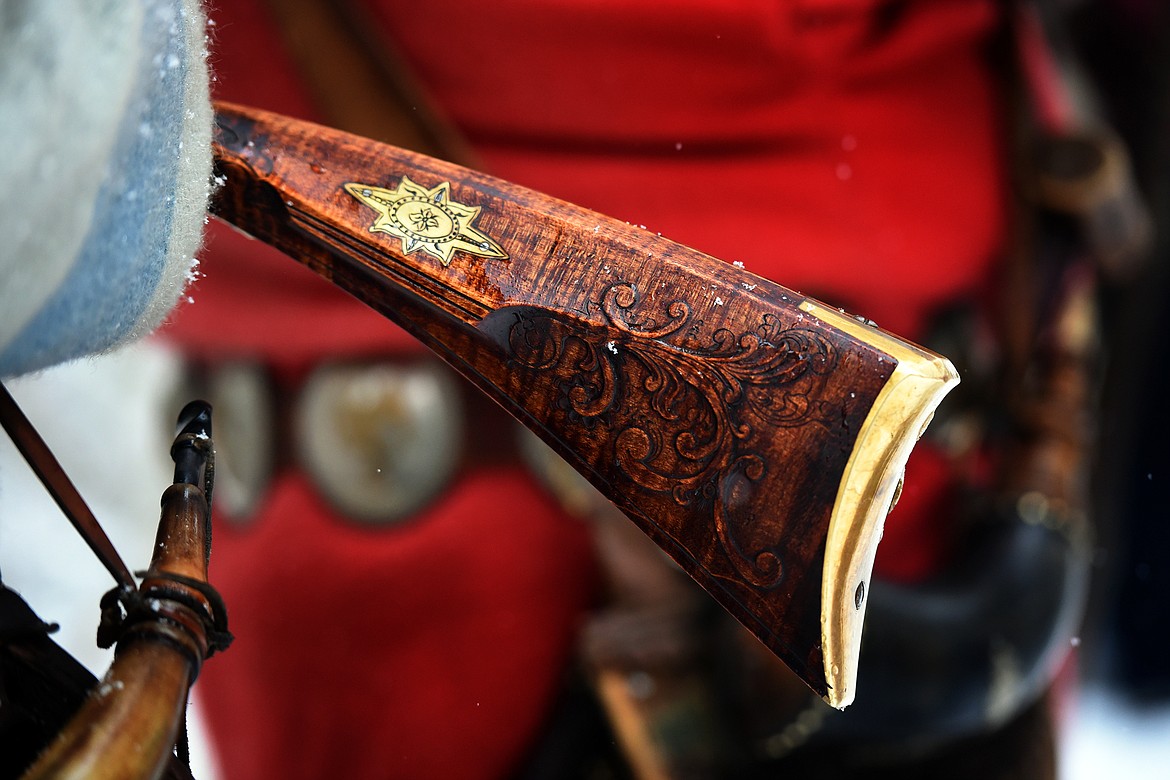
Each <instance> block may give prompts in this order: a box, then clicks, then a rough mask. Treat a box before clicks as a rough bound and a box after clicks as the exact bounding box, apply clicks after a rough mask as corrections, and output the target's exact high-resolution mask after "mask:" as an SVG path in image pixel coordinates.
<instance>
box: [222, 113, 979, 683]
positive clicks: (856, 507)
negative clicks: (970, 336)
mask: <svg viewBox="0 0 1170 780" xmlns="http://www.w3.org/2000/svg"><path fill="white" fill-rule="evenodd" d="M217 123H218V130H217V136H216V138H217V143H216V158H217V162H216V165H217V171H218V174H219V176H220V177H221V179H222V180H223V181H224V182H225V184H224V186H223V187H221V188H220V190H219V193H218V196H217V199H216V203H215V211H216V213H217V214H218V215H219V216H220V217H222V218H224V219H226V220H228V221H230V222H233V223H235V224H236V225H237V226H238V227H240V228H241V229H243V230H244V231H246V232H248V233H250V234H252V235H254V236H256V237H257V238H260V239H262V240H264V241H266V242H268V243H270V244H272V245H273V246H275V247H277V248H278V249H280V250H282V251H284V252H285V253H286V254H288V255H290V256H292V257H293V258H295V259H297V260H299V261H300V262H302V263H304V264H305V265H307V266H308V267H310V268H312V269H313V270H315V271H317V272H318V273H320V274H321V275H322V276H324V277H326V278H328V279H331V280H332V281H333V282H334V283H335V284H337V285H338V286H340V287H342V288H344V289H346V290H348V291H349V292H351V293H353V294H354V295H355V296H357V297H358V298H359V299H361V300H362V301H364V302H366V303H367V304H369V305H370V306H372V307H374V308H375V309H377V310H378V311H380V312H382V313H383V314H384V315H386V316H387V317H388V318H390V319H391V320H393V321H395V322H396V323H398V324H399V325H401V326H402V327H403V328H405V329H406V330H408V331H409V332H411V333H412V334H414V335H415V336H417V337H418V338H419V339H420V340H421V341H423V342H424V343H425V344H427V345H428V346H429V347H431V348H432V349H433V350H435V351H436V352H437V353H438V354H439V355H440V356H442V357H443V358H444V359H446V360H447V361H448V362H450V363H451V364H452V365H453V366H454V367H455V368H456V369H458V370H459V371H460V372H461V373H463V374H464V375H465V376H467V377H468V378H469V379H470V380H471V381H472V382H473V383H474V384H476V385H477V386H479V387H480V388H481V389H482V390H483V391H484V392H486V393H488V394H489V395H490V396H491V397H493V398H494V399H495V400H496V401H498V402H499V403H500V404H501V405H503V406H504V407H505V408H506V409H507V410H508V411H509V412H511V413H512V414H513V415H515V416H516V417H517V418H518V419H519V420H520V421H521V422H522V423H524V424H525V425H527V426H528V427H529V428H531V429H532V430H533V431H535V432H536V433H537V434H538V435H539V436H540V437H541V438H543V439H544V440H545V441H546V442H547V443H549V444H550V445H551V446H552V447H553V448H554V449H555V450H557V452H558V453H560V455H561V456H563V457H564V458H565V459H566V460H568V461H569V463H571V464H572V465H573V466H574V467H575V468H576V469H578V470H579V471H580V472H581V473H583V474H584V475H585V476H586V477H587V478H588V479H589V480H590V481H591V482H592V483H593V484H594V485H595V486H596V487H598V488H599V489H600V490H601V491H602V492H603V493H604V494H605V495H606V496H607V497H609V498H610V499H611V500H613V501H614V502H615V503H616V504H617V505H618V506H619V507H620V508H621V509H622V510H623V511H624V512H625V513H626V514H627V515H628V516H629V517H630V518H631V519H632V520H633V521H634V522H635V523H637V524H638V526H639V527H640V528H641V529H642V530H643V531H644V532H645V533H647V534H648V535H649V536H650V537H651V538H652V539H653V540H654V541H655V542H656V543H657V544H658V545H659V546H661V547H662V548H663V549H664V550H666V551H667V552H668V553H669V554H670V555H671V556H672V557H673V558H674V559H675V560H676V561H677V562H678V563H679V564H680V565H681V566H682V567H683V568H684V569H685V570H686V571H687V572H689V573H690V574H691V576H693V577H694V578H695V579H696V580H697V581H698V582H699V583H700V584H701V585H703V587H704V588H706V589H707V590H708V591H709V592H710V593H711V594H712V595H713V596H714V597H715V598H716V599H717V600H718V601H719V602H720V603H721V604H723V606H725V607H726V608H727V609H728V610H729V611H730V612H731V613H732V614H734V615H735V616H736V617H737V618H738V619H739V620H740V621H742V622H743V623H744V624H745V625H746V626H747V627H748V628H749V629H751V630H752V631H753V632H754V633H755V634H756V635H757V636H758V637H759V638H760V639H761V640H762V641H763V642H764V643H765V644H767V645H768V646H769V647H770V648H771V649H772V650H773V651H774V652H776V654H777V655H779V656H780V657H781V658H782V659H783V660H784V661H785V662H787V663H788V665H790V666H791V667H792V668H793V669H794V670H795V671H796V672H797V673H798V674H800V676H801V677H802V678H803V679H805V680H806V681H807V682H808V683H809V685H811V686H812V687H813V688H814V689H815V690H816V691H818V692H819V693H820V694H821V695H824V696H826V697H827V698H829V700H830V701H832V702H833V703H836V704H838V705H843V704H844V703H847V701H848V698H849V697H851V696H852V679H853V677H852V675H853V674H854V665H855V659H856V648H855V645H856V644H857V642H859V636H860V625H861V619H862V615H863V613H864V593H865V584H864V583H865V581H866V580H867V579H868V576H869V572H870V569H871V568H872V556H873V553H874V550H875V545H876V540H877V538H878V536H879V535H880V526H881V522H882V519H883V518H884V516H885V512H886V511H887V509H888V507H889V504H890V501H891V499H892V497H893V494H894V491H895V488H896V486H897V484H898V479H899V477H900V473H901V468H902V466H903V465H904V463H905V458H906V457H907V456H908V455H909V449H910V447H911V446H912V444H913V442H914V440H915V438H916V437H917V435H918V434H919V433H920V431H921V428H922V426H923V425H924V424H925V420H926V418H927V416H928V415H929V413H930V412H931V411H932V410H933V408H934V406H935V405H936V404H937V402H938V401H939V400H940V399H941V397H942V395H943V394H944V393H945V392H946V391H947V390H948V389H949V387H950V386H951V385H952V384H953V383H954V382H955V381H957V377H956V376H955V373H954V370H953V369H952V368H951V367H950V364H949V363H947V362H946V361H945V360H944V359H942V358H939V357H938V356H936V355H932V354H930V353H927V352H925V351H923V350H920V349H918V348H916V347H913V346H911V345H909V344H906V343H905V342H902V341H900V340H898V339H896V338H894V337H892V336H890V335H888V334H886V333H884V332H882V331H880V330H878V329H877V328H875V327H873V326H872V325H869V324H865V323H862V322H859V321H857V320H856V319H854V318H852V317H849V316H848V315H845V314H843V313H841V312H839V311H837V310H834V309H828V308H826V307H824V306H821V305H820V304H817V303H816V302H814V301H810V300H808V299H806V298H804V297H803V296H801V295H799V294H797V293H794V292H792V291H790V290H787V289H785V288H783V287H780V286H779V285H777V284H775V283H773V282H770V281H768V280H766V279H762V278H760V277H758V276H755V275H753V274H751V273H748V272H747V271H745V270H743V269H741V268H737V267H735V266H732V265H728V264H725V263H723V262H721V261H718V260H715V259H713V258H711V257H709V256H707V255H704V254H702V253H701V252H697V251H695V250H692V249H688V248H686V247H683V246H680V245H679V244H676V243H674V242H672V241H669V240H667V239H664V238H662V237H660V236H657V235H655V234H653V233H649V232H647V231H645V230H642V229H638V228H634V227H631V226H630V225H628V224H626V223H623V222H618V221H616V220H613V219H610V218H608V217H604V216H602V215H599V214H596V213H594V212H591V211H587V210H585V209H582V208H579V207H576V206H573V205H571V204H569V203H565V202H563V201H559V200H556V199H553V198H549V197H547V196H544V195H541V194H539V193H536V192H532V191H530V190H526V189H524V188H521V187H518V186H515V185H512V184H509V183H507V182H504V181H501V180H498V179H495V178H492V177H489V176H486V175H484V174H481V173H477V172H475V171H471V170H468V169H465V168H460V167H458V166H455V165H451V164H448V163H444V162H441V161H438V160H434V159H431V158H428V157H424V156H421V155H417V154H413V153H410V152H407V151H404V150H402V149H398V148H395V147H391V146H386V145H383V144H379V143H376V142H373V141H370V140H367V139H363V138H360V137H357V136H353V135H349V134H345V133H341V132H338V131H335V130H331V129H328V128H324V127H320V126H317V125H313V124H309V123H305V122H300V121H296V120H291V119H288V118H285V117H280V116H277V115H274V114H270V113H266V112H261V111H255V110H252V109H246V108H242V107H239V106H231V105H219V106H218V114H217ZM883 409H884V410H885V411H884V412H883V411H882V410H883ZM866 441H868V444H864V443H865V442H866ZM830 579H831V580H832V581H831V582H830ZM824 626H828V628H824Z"/></svg>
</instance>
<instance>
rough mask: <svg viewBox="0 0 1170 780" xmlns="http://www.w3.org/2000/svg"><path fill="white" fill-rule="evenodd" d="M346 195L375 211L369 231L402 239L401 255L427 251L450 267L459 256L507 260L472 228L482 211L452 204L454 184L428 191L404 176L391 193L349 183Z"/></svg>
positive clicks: (476, 207)
mask: <svg viewBox="0 0 1170 780" xmlns="http://www.w3.org/2000/svg"><path fill="white" fill-rule="evenodd" d="M345 191H346V192H348V193H349V194H350V195H352V196H354V197H355V198H357V199H358V200H359V201H361V202H362V203H364V204H365V205H367V206H369V207H370V208H372V209H373V210H374V211H375V212H377V214H378V216H377V218H376V219H375V220H374V224H373V225H371V226H370V232H371V233H387V234H389V235H391V236H394V237H395V238H397V239H399V240H400V241H402V251H403V252H405V253H407V254H409V253H411V252H417V251H422V252H426V253H427V254H429V255H433V256H434V257H437V258H439V260H440V261H441V262H442V263H443V265H444V266H448V265H450V264H451V255H453V254H454V253H455V252H466V253H467V254H469V255H476V256H478V257H495V258H502V259H507V257H508V254H507V252H505V251H504V250H503V249H501V248H500V245H499V244H497V243H496V242H495V241H493V240H492V239H490V238H488V237H487V236H486V235H484V234H483V233H481V232H480V231H479V230H477V229H476V228H475V227H474V226H473V225H472V223H473V222H475V218H476V217H478V216H479V212H480V207H479V206H465V205H463V204H462V203H456V202H455V201H453V200H451V184H450V182H443V183H442V184H440V185H439V186H437V187H435V188H434V189H430V190H428V189H427V188H426V187H422V186H420V185H418V184H415V183H414V182H413V181H411V180H410V178H409V177H407V176H403V177H402V180H401V181H400V182H398V186H397V187H396V188H395V189H392V190H388V189H385V188H383V187H374V186H372V185H369V184H357V183H353V182H351V183H349V184H346V185H345Z"/></svg>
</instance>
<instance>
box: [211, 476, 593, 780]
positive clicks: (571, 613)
mask: <svg viewBox="0 0 1170 780" xmlns="http://www.w3.org/2000/svg"><path fill="white" fill-rule="evenodd" d="M505 497H506V500H502V499H504V498H505ZM214 545H215V548H214V555H213V558H212V568H211V579H212V581H213V582H214V583H215V584H216V587H217V588H219V590H220V591H221V592H222V594H223V595H224V597H225V598H226V599H227V603H228V605H229V612H230V618H231V627H232V629H233V631H234V633H235V634H236V637H237V640H236V642H235V643H234V644H233V645H232V647H231V649H230V650H229V651H228V652H226V653H224V654H223V655H222V656H216V657H215V658H214V659H212V660H211V661H210V662H209V663H208V664H207V665H206V667H205V668H204V672H203V675H202V676H201V678H200V681H199V685H198V686H197V687H196V690H197V691H198V695H199V698H200V702H201V704H202V706H203V707H204V708H205V711H206V712H207V713H208V716H209V724H210V728H211V732H212V735H213V737H214V739H215V742H216V744H217V746H218V748H219V752H220V757H221V760H222V764H223V769H224V775H225V777H228V778H281V779H282V780H295V779H296V778H305V780H319V778H333V777H336V778H375V777H393V778H409V777H417V778H441V777H443V778H445V777H451V778H469V777H501V776H506V774H507V773H508V770H509V769H511V768H512V767H513V766H514V765H515V763H516V762H517V761H518V760H520V758H521V757H522V756H523V754H524V751H525V750H526V748H528V747H529V743H530V741H531V740H532V739H533V737H534V735H535V734H536V733H537V732H538V727H539V725H540V722H541V718H542V717H543V714H544V712H545V711H546V710H547V708H548V706H549V705H550V703H551V699H552V697H553V696H554V695H555V691H556V687H557V683H559V682H560V681H561V679H562V669H563V668H564V667H565V665H566V664H567V663H568V661H569V654H570V652H571V649H570V642H569V641H568V637H571V636H573V634H574V632H575V630H576V627H577V615H578V614H580V611H581V610H582V609H583V608H584V605H585V603H586V602H587V601H588V599H589V596H590V593H591V590H592V582H593V578H592V560H591V557H590V555H589V549H590V546H589V538H588V531H587V529H586V528H585V526H584V525H582V524H580V523H576V522H573V521H570V520H568V519H566V518H564V517H563V516H561V515H560V512H559V510H558V509H557V508H556V507H555V506H553V505H552V504H551V503H550V501H549V500H548V499H547V498H546V497H545V496H544V495H543V494H542V493H541V492H539V491H538V490H537V489H536V487H535V486H534V485H533V484H532V482H531V480H528V479H527V478H525V477H524V476H523V475H521V474H519V473H516V472H515V471H507V470H493V471H479V472H476V473H473V474H471V475H469V476H467V477H466V478H465V479H464V480H462V481H460V482H459V483H458V484H457V485H455V486H454V487H453V489H452V490H451V491H449V492H448V493H447V494H446V495H445V496H444V497H443V498H442V499H441V500H440V501H439V502H438V503H437V504H435V505H434V506H432V507H430V508H429V509H427V510H426V511H424V512H422V513H421V514H420V515H419V516H417V517H415V518H413V519H412V520H411V521H410V522H408V523H406V524H404V525H401V526H395V527H393V528H391V529H380V528H376V527H374V528H372V527H369V526H358V525H354V524H353V523H352V522H347V521H344V520H341V519H340V518H338V517H336V516H334V514H333V512H332V511H331V510H330V509H329V508H328V507H326V506H324V505H322V504H321V503H320V501H319V499H318V498H317V496H316V494H315V493H314V492H313V490H312V488H311V487H310V486H309V484H308V483H307V481H306V480H305V478H304V477H303V476H302V475H299V474H296V473H289V474H285V475H283V476H282V477H281V478H280V479H278V480H277V482H276V483H275V484H274V485H273V488H272V492H271V493H270V495H269V496H268V500H267V501H266V503H265V507H264V510H263V512H262V514H261V515H260V516H259V517H258V518H255V519H254V520H253V521H252V523H251V524H250V525H249V526H248V527H247V528H245V529H243V530H239V529H234V528H233V527H232V525H231V524H230V523H227V522H223V521H222V520H221V521H220V522H219V523H218V524H217V527H216V534H215V542H214Z"/></svg>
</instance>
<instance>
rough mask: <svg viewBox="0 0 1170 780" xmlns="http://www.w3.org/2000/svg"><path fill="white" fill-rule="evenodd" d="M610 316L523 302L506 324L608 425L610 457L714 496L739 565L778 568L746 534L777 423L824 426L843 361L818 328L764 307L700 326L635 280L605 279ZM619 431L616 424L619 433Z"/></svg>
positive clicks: (761, 578)
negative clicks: (742, 320)
mask: <svg viewBox="0 0 1170 780" xmlns="http://www.w3.org/2000/svg"><path fill="white" fill-rule="evenodd" d="M599 307H600V311H601V313H602V316H603V317H604V319H605V324H604V325H590V324H587V323H583V322H581V321H580V320H575V319H571V318H569V317H567V316H565V315H562V314H559V313H554V312H549V311H547V310H538V309H525V310H522V311H518V312H517V313H516V319H515V320H514V322H513V324H512V325H511V327H510V329H509V331H508V333H507V348H508V351H509V353H510V356H509V357H510V360H512V361H513V362H514V364H515V365H516V366H517V367H518V368H523V369H527V370H530V371H534V372H536V373H538V374H546V375H547V374H551V375H552V377H553V388H554V389H553V390H552V392H553V394H554V397H553V398H552V399H550V400H551V403H552V405H553V408H554V409H555V412H554V413H556V414H562V415H565V416H567V417H568V418H569V420H570V421H571V422H573V423H574V424H575V425H577V426H578V428H579V430H581V431H582V436H587V435H588V431H589V430H590V429H592V428H593V427H595V426H598V425H602V426H605V427H606V428H608V429H609V430H610V431H611V436H609V437H607V439H608V440H609V441H611V442H613V450H612V452H608V453H604V457H605V461H606V462H607V463H612V464H614V466H615V467H616V469H617V470H618V471H620V472H621V473H622V474H623V475H624V476H625V477H626V478H628V479H629V480H630V481H632V482H633V483H634V484H635V485H637V486H639V487H640V488H642V489H644V490H647V491H651V492H654V493H661V494H669V495H670V496H671V497H672V499H673V500H674V501H675V502H677V503H678V504H680V505H690V504H693V503H695V502H709V503H711V504H712V523H713V526H714V531H715V535H716V537H717V538H718V539H719V542H720V544H721V546H722V547H723V549H724V550H725V552H726V553H727V556H728V559H729V560H730V562H731V564H732V565H733V566H734V567H735V569H736V570H737V571H738V572H739V573H740V574H741V575H742V576H743V577H745V578H746V579H747V580H748V581H750V582H753V583H754V584H756V585H758V586H760V587H773V586H775V585H777V584H778V583H779V582H780V580H781V578H782V575H783V567H782V565H781V561H780V560H779V558H778V557H777V555H776V554H775V553H774V552H773V551H771V550H769V549H760V550H747V549H744V547H743V545H741V543H740V538H741V536H742V534H741V533H739V532H737V529H740V530H742V529H743V528H744V527H745V525H744V524H750V523H751V522H752V521H753V517H754V512H755V511H756V510H757V509H758V508H759V507H758V502H757V501H756V500H755V497H756V494H757V488H758V487H759V486H760V485H761V484H763V483H762V480H764V479H765V478H766V477H767V474H768V472H769V470H771V469H781V468H783V467H784V464H783V463H777V462H772V461H771V460H770V458H769V448H768V447H767V445H768V443H769V442H770V435H769V432H770V431H774V430H775V429H777V428H792V427H797V426H804V425H827V424H828V420H829V418H830V415H829V414H828V413H827V412H826V410H825V408H824V404H823V402H821V401H819V400H818V396H819V390H820V388H821V387H822V385H823V379H824V377H826V376H827V375H828V374H829V373H830V372H831V371H832V370H833V367H834V365H835V362H836V359H837V358H836V352H835V350H834V349H833V347H832V345H831V344H830V343H829V342H828V341H827V340H826V339H825V338H824V336H823V335H821V334H820V333H819V332H818V331H816V330H814V329H813V328H804V327H794V326H786V325H785V324H784V323H783V322H782V321H781V320H780V318H779V317H777V316H775V315H773V314H766V315H764V317H763V318H762V320H761V321H760V322H759V323H758V324H757V325H756V327H755V328H754V329H752V330H749V331H745V332H742V333H735V332H733V331H731V330H728V329H726V328H720V329H716V330H714V332H710V331H709V329H708V331H707V332H708V333H709V335H707V336H705V337H702V336H700V335H698V334H701V333H702V332H703V329H702V328H696V327H695V325H696V323H695V322H693V319H694V318H693V313H692V311H691V309H690V307H689V306H688V304H686V303H685V302H683V301H673V302H670V303H667V304H665V305H659V306H657V307H651V306H649V305H646V304H645V303H644V301H643V300H641V299H640V297H639V295H638V291H637V289H636V288H635V286H634V285H632V284H626V283H620V284H615V285H613V286H610V287H608V288H607V289H606V290H605V291H604V293H603V295H602V298H601V300H600V302H599ZM612 434H616V435H612Z"/></svg>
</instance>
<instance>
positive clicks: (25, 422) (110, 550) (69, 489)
mask: <svg viewBox="0 0 1170 780" xmlns="http://www.w3.org/2000/svg"><path fill="white" fill-rule="evenodd" d="M0 426H3V428H4V430H5V431H7V432H8V435H9V436H10V437H11V438H12V442H13V444H15V445H16V448H17V449H18V450H19V451H20V454H21V455H22V456H24V459H25V461H27V462H28V465H29V467H30V468H32V470H33V472H34V473H35V474H36V475H37V478H38V479H40V481H41V484H43V485H44V486H45V490H47V491H48V492H49V495H50V496H52V497H53V500H54V501H56V502H57V506H59V507H60V508H61V511H62V512H63V513H64V514H65V517H67V518H68V519H69V522H70V523H72V524H73V527H74V528H76V529H77V533H79V534H81V538H82V539H84V540H85V543H86V544H87V545H89V548H90V549H91V550H93V553H94V555H96V556H97V557H98V560H100V561H101V562H102V565H103V566H105V567H106V570H107V571H108V572H109V573H110V574H111V575H113V577H114V579H115V580H116V581H117V582H118V585H119V586H121V587H122V588H125V589H129V590H133V589H134V588H136V587H137V586H136V585H135V583H134V576H133V575H132V574H131V573H130V569H129V568H128V567H127V566H126V564H125V563H124V562H123V561H122V558H121V556H119V555H118V551H117V550H116V549H115V548H114V545H113V543H112V542H111V541H110V538H109V537H108V536H106V532H105V531H104V530H103V529H102V526H101V524H100V523H99V522H98V521H97V518H96V517H94V515H93V512H91V511H90V509H89V506H88V505H87V504H86V503H85V499H84V498H82V497H81V494H80V493H78V492H77V488H75V487H74V486H73V482H71V481H70V479H69V476H68V475H67V474H66V473H65V470H64V469H63V468H61V464H60V463H58V462H57V459H56V458H55V457H54V456H53V452H52V450H50V449H49V446H48V445H47V444H45V441H44V439H42V438H41V437H40V434H38V433H37V430H36V428H34V427H33V424H32V423H31V422H30V421H29V419H28V418H27V417H25V416H24V413H23V412H21V410H20V407H19V406H18V405H17V403H16V400H15V399H14V398H13V397H12V396H11V395H10V394H9V392H8V390H7V389H6V388H5V387H4V386H3V385H0Z"/></svg>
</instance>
